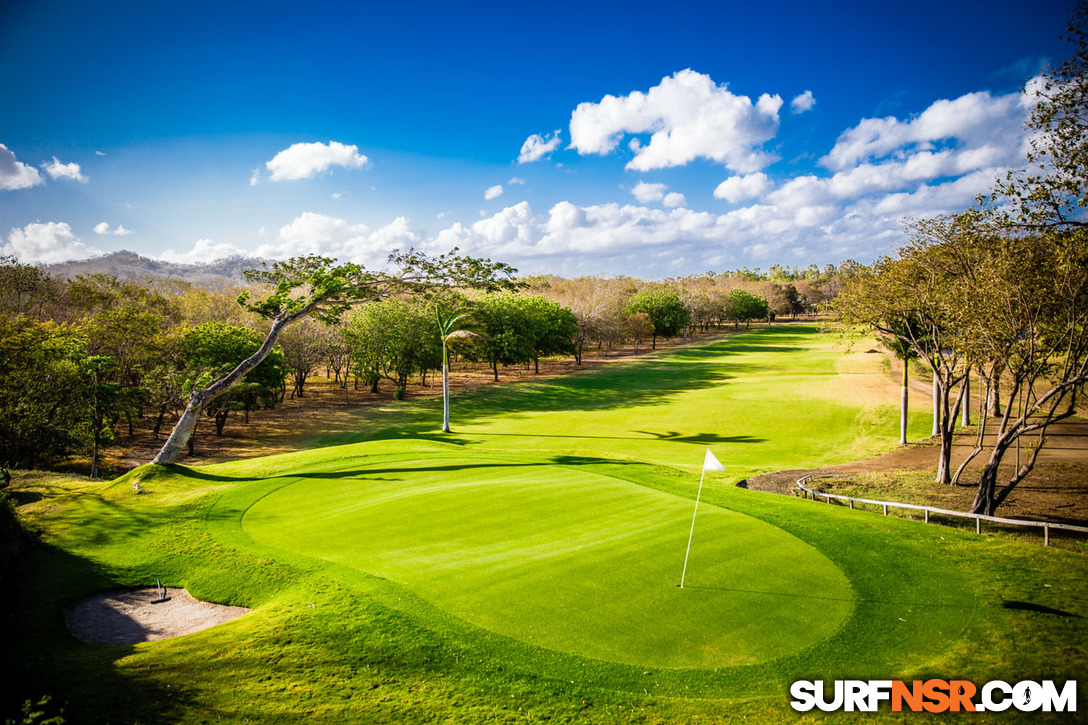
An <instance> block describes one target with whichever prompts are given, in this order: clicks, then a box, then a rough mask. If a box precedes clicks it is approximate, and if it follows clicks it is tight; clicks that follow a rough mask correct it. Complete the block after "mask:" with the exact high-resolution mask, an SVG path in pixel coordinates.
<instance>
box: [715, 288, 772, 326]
mask: <svg viewBox="0 0 1088 725" xmlns="http://www.w3.org/2000/svg"><path fill="white" fill-rule="evenodd" d="M768 311H769V303H768V302H767V299H766V298H765V297H760V296H759V295H756V294H752V293H751V292H749V291H747V290H743V289H734V290H731V291H730V292H729V297H728V298H727V299H726V301H725V305H724V314H725V318H726V319H727V320H732V321H733V327H734V328H736V327H738V326H739V325H740V323H742V322H743V323H744V325H745V327H748V326H749V325H750V324H751V321H752V320H762V319H765V318H766V317H767V312H768Z"/></svg>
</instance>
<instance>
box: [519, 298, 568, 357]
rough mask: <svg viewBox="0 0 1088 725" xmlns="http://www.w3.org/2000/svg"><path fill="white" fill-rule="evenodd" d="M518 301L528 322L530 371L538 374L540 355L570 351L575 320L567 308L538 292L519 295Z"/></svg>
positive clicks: (546, 355) (545, 355)
mask: <svg viewBox="0 0 1088 725" xmlns="http://www.w3.org/2000/svg"><path fill="white" fill-rule="evenodd" d="M518 304H520V305H521V306H522V308H523V315H524V318H525V320H526V321H527V322H528V327H527V332H528V334H529V336H530V340H529V348H530V350H531V351H532V352H531V353H530V357H531V358H532V361H533V367H534V372H536V373H538V374H539V373H540V358H542V357H551V356H553V355H573V354H574V352H575V345H574V338H575V337H576V336H577V335H578V320H577V319H576V318H575V317H574V313H573V312H571V311H570V309H568V308H567V307H564V306H563V305H561V304H559V303H558V302H553V301H552V300H549V299H547V298H546V297H542V296H540V295H528V296H524V295H523V296H519V298H518Z"/></svg>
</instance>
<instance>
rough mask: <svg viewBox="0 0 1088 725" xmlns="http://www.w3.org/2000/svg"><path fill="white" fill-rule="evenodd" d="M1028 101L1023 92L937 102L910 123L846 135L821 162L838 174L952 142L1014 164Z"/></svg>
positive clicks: (888, 120) (865, 125)
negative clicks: (998, 152) (999, 154)
mask: <svg viewBox="0 0 1088 725" xmlns="http://www.w3.org/2000/svg"><path fill="white" fill-rule="evenodd" d="M1024 99H1025V96H1024V94H1020V93H1010V94H1007V95H1004V96H992V95H990V93H989V92H987V91H979V92H977V93H968V94H966V95H963V96H960V97H959V98H955V99H951V100H948V99H942V100H939V101H936V102H934V103H933V104H931V105H930V106H929V108H927V109H926V110H925V111H923V112H922V113H920V114H918V115H917V116H915V117H914V118H911V119H908V120H905V121H904V120H900V119H898V118H896V117H894V116H887V117H885V118H865V119H862V120H861V122H859V123H858V124H857V125H856V126H854V127H853V128H851V129H848V130H846V131H844V132H843V133H842V134H841V135H840V136H839V138H838V140H837V141H836V142H835V146H834V147H833V148H832V149H831V151H830V152H829V153H828V154H827V155H826V156H824V157H823V158H822V159H820V163H821V164H823V165H824V166H826V167H827V168H829V169H832V170H834V171H838V170H842V169H846V168H849V167H851V166H854V165H856V164H858V163H860V162H863V161H866V160H870V159H881V158H885V157H887V156H891V155H902V154H903V153H904V152H908V153H917V152H922V151H933V150H936V149H937V148H938V146H939V145H940V144H941V143H948V142H952V141H954V142H955V143H956V149H957V150H958V151H961V152H962V151H973V150H976V149H978V148H980V147H983V146H994V147H996V148H1003V149H1005V150H1006V152H1007V153H1006V154H1005V156H1006V160H1007V161H1008V162H1009V163H1014V162H1016V161H1017V160H1018V159H1019V156H1020V154H1021V152H1022V150H1023V149H1022V146H1021V141H1022V135H1023V134H1022V131H1023V129H1022V125H1021V124H1022V122H1023V120H1024V119H1025V118H1026V117H1027V115H1028V113H1030V108H1028V107H1027V105H1026V104H1025V103H1024Z"/></svg>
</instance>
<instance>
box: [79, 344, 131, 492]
mask: <svg viewBox="0 0 1088 725" xmlns="http://www.w3.org/2000/svg"><path fill="white" fill-rule="evenodd" d="M116 367H117V363H116V361H115V360H114V359H113V358H112V357H110V356H108V355H88V356H86V357H81V358H80V360H79V372H80V376H81V378H82V379H83V387H84V391H85V392H84V395H85V400H86V404H87V405H86V410H87V421H86V425H87V428H88V429H89V431H90V439H91V478H98V462H99V459H100V457H101V454H102V448H103V447H105V446H106V445H108V444H109V443H111V442H112V441H113V440H114V438H115V434H114V430H113V425H114V423H116V421H117V417H118V408H119V407H120V402H121V396H120V388H121V386H120V385H119V384H118V383H116V382H110V378H111V374H112V373H113V372H114V371H115V370H116Z"/></svg>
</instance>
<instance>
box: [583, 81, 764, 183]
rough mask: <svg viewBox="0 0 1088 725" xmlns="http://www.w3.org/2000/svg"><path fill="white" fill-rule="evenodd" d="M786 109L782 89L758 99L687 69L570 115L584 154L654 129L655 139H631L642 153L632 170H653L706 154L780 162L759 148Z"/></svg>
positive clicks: (743, 162) (739, 163)
mask: <svg viewBox="0 0 1088 725" xmlns="http://www.w3.org/2000/svg"><path fill="white" fill-rule="evenodd" d="M781 107H782V98H781V97H780V96H778V95H773V96H772V95H768V94H764V95H762V96H760V98H759V99H758V100H757V101H756V102H755V103H753V102H752V99H750V98H748V97H747V96H738V95H734V94H733V93H731V92H730V91H729V90H728V88H727V87H726V86H724V85H721V86H719V85H718V84H716V83H715V82H714V81H713V79H711V77H710V76H708V75H705V74H702V73H696V72H695V71H693V70H690V69H688V70H682V71H679V72H677V73H674V74H673V75H671V76H668V77H666V78H663V79H662V80H661V82H660V83H659V84H658V85H656V86H654V87H652V88H650V89H649V90H648V91H647V92H645V93H643V92H641V91H634V92H632V93H630V94H629V95H626V96H612V95H606V96H605V97H604V98H602V99H601V101H600V102H598V103H581V104H579V105H578V107H577V108H575V109H574V112H573V113H572V114H571V119H570V136H571V143H570V147H571V148H573V149H575V150H577V151H578V153H580V154H583V155H585V154H607V153H610V152H611V151H613V150H614V149H615V148H616V147H617V146H618V145H619V143H620V141H621V140H622V139H623V137H624V135H626V134H629V133H630V134H644V133H649V134H651V135H650V140H649V142H648V143H642V142H640V141H638V140H637V139H634V140H633V142H632V143H629V144H628V146H629V148H630V149H631V150H632V151H634V153H635V157H634V158H633V159H632V160H631V161H630V162H629V163H628V164H627V168H628V169H633V170H636V171H649V170H652V169H661V168H667V167H672V166H683V165H685V164H688V163H690V162H692V161H694V160H695V159H697V158H704V159H710V160H713V161H717V162H719V163H721V164H722V165H724V166H725V167H726V168H728V169H731V170H733V171H736V172H739V173H750V172H753V171H758V170H760V169H762V168H763V167H764V166H766V165H767V164H769V163H771V162H772V161H774V160H775V157H774V156H773V155H771V154H769V153H767V152H764V151H762V150H761V149H760V148H759V146H760V145H761V144H762V143H763V142H765V141H768V140H770V139H772V138H774V136H775V134H776V133H777V132H778V123H779V119H778V111H779V109H780V108H781Z"/></svg>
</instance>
